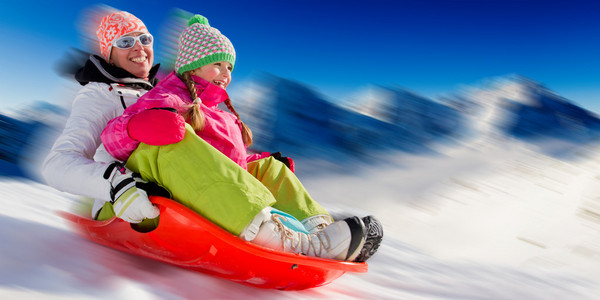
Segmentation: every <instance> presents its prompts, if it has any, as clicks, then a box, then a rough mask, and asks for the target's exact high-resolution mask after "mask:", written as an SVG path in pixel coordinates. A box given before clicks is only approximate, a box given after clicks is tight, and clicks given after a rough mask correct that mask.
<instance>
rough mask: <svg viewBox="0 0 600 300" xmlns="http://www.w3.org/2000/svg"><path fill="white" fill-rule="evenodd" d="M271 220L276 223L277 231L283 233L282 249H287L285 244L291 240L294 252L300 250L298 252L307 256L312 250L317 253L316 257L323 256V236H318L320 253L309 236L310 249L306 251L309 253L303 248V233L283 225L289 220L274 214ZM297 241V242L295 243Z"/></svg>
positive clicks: (307, 236)
mask: <svg viewBox="0 0 600 300" xmlns="http://www.w3.org/2000/svg"><path fill="white" fill-rule="evenodd" d="M271 219H272V220H273V222H274V223H275V226H276V229H275V230H276V231H279V232H281V246H282V249H285V244H286V241H287V240H289V241H290V248H291V249H292V250H294V251H298V249H299V250H300V251H298V252H299V253H300V254H304V255H306V254H307V253H308V252H310V249H311V248H312V249H313V251H314V252H315V256H321V253H322V251H323V247H322V245H323V243H322V242H321V235H320V234H319V235H317V236H318V238H319V241H320V243H319V245H320V247H319V251H317V250H316V249H315V247H314V245H313V243H312V242H311V236H312V235H309V234H307V235H306V238H307V242H308V249H306V250H307V251H304V249H303V247H302V237H301V235H302V234H303V233H301V232H295V231H293V230H291V229H289V228H288V227H287V226H285V225H283V223H282V220H283V221H287V219H286V218H285V217H284V216H282V215H278V214H272V215H271ZM294 240H295V241H294Z"/></svg>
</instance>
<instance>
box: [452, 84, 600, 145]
mask: <svg viewBox="0 0 600 300" xmlns="http://www.w3.org/2000/svg"><path fill="white" fill-rule="evenodd" d="M445 100H446V102H447V103H448V105H450V106H452V107H457V108H459V109H462V110H465V111H468V114H465V117H467V118H469V119H470V123H471V124H472V125H471V128H473V129H474V130H475V135H477V136H487V137H488V138H490V139H496V138H498V137H497V135H500V136H505V137H510V138H516V139H519V140H522V141H526V142H529V143H539V142H544V141H547V140H562V141H565V142H572V143H588V142H593V141H595V140H597V138H598V130H599V129H600V119H598V116H597V115H595V114H593V113H592V112H590V111H587V110H585V109H584V108H582V107H579V106H577V105H576V104H574V103H572V102H570V101H569V100H567V99H565V98H563V97H561V96H560V95H557V94H556V93H554V92H553V91H552V90H550V89H549V88H547V87H545V86H544V85H543V84H541V83H537V82H535V81H533V80H531V79H528V78H524V77H522V76H518V75H511V76H506V77H503V78H496V79H491V80H487V81H485V82H484V83H482V84H481V85H480V86H477V87H470V88H467V89H465V91H463V92H462V93H460V94H458V95H456V96H454V97H453V98H452V99H445Z"/></svg>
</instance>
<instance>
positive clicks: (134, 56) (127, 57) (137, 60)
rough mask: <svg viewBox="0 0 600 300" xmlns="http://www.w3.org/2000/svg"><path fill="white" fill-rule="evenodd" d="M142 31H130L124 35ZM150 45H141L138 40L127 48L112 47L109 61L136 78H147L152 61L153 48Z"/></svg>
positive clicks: (136, 34)
mask: <svg viewBox="0 0 600 300" xmlns="http://www.w3.org/2000/svg"><path fill="white" fill-rule="evenodd" d="M141 34H142V33H131V34H126V36H139V35H141ZM152 45H153V44H150V45H148V46H142V45H141V44H140V42H139V41H136V42H135V45H134V46H133V47H132V48H129V49H120V48H117V47H114V46H113V47H112V51H111V54H110V61H109V62H110V63H112V64H114V65H115V66H117V67H119V68H122V69H124V70H126V71H127V72H129V73H131V74H133V75H135V76H136V77H138V78H147V77H148V75H149V74H150V69H151V68H152V63H153V62H154V50H153V49H152Z"/></svg>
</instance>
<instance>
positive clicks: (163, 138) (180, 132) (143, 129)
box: [127, 107, 185, 146]
mask: <svg viewBox="0 0 600 300" xmlns="http://www.w3.org/2000/svg"><path fill="white" fill-rule="evenodd" d="M127 131H128V132H129V136H130V137H131V138H132V139H134V140H136V141H140V142H142V143H145V144H148V145H154V146H162V145H168V144H175V143H177V142H179V141H181V140H183V136H184V135H185V120H184V119H183V117H182V116H181V115H180V114H178V113H176V112H175V110H174V109H172V108H169V107H165V108H162V107H160V108H151V109H148V110H145V111H142V112H140V113H138V114H136V115H135V116H133V117H132V118H131V120H129V124H127Z"/></svg>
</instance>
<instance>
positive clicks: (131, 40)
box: [113, 33, 153, 49]
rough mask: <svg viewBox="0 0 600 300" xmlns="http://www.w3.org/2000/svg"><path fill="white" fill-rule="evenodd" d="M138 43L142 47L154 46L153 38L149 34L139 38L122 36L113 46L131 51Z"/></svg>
mask: <svg viewBox="0 0 600 300" xmlns="http://www.w3.org/2000/svg"><path fill="white" fill-rule="evenodd" d="M136 41H138V42H140V45H142V46H150V45H152V41H153V38H152V35H151V34H149V33H144V34H142V35H138V36H122V37H120V38H118V39H116V40H115V41H114V42H113V46H115V47H117V48H119V49H129V48H133V46H135V42H136Z"/></svg>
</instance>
